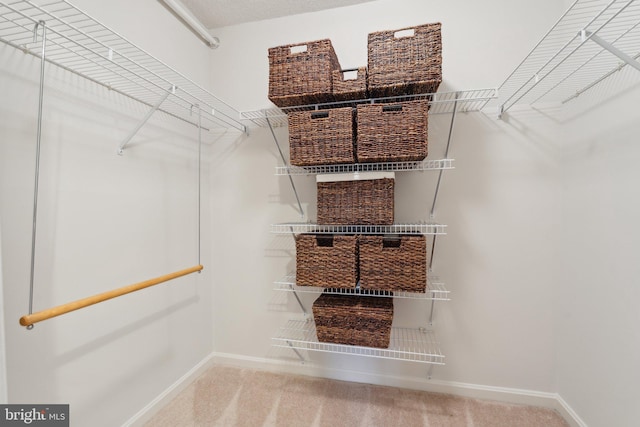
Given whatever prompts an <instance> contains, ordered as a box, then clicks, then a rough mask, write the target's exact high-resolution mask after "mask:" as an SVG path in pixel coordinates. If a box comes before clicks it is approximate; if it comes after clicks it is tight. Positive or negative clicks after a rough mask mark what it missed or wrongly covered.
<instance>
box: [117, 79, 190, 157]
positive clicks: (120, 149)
mask: <svg viewBox="0 0 640 427" xmlns="http://www.w3.org/2000/svg"><path fill="white" fill-rule="evenodd" d="M175 93H176V86H175V85H173V86H171V88H170V89H169V90H167V91H166V92H165V93H164V95H162V97H160V99H159V100H158V102H156V103H155V105H154V106H153V107H151V109H150V110H149V112H147V115H146V116H144V118H143V119H142V121H140V123H138V126H136V127H135V129H133V130H132V131H131V132H130V133H129V135H127V137H126V138H125V139H124V141H122V143H121V144H120V146H119V147H118V154H119V155H121V156H122V154H123V153H124V147H125V146H126V145H127V144H128V143H129V142H130V141H131V139H133V137H134V136H135V135H136V134H137V133H138V131H139V130H140V129H142V126H144V125H145V123H147V122H148V121H149V119H150V118H151V116H153V113H155V112H156V111H158V109H159V108H160V106H161V105H162V103H163V102H164V101H165V99H167V98H168V97H169V95H171V94H174V95H175ZM198 129H200V123H199V122H198Z"/></svg>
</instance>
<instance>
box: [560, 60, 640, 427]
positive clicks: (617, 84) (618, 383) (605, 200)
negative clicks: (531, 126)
mask: <svg viewBox="0 0 640 427" xmlns="http://www.w3.org/2000/svg"><path fill="white" fill-rule="evenodd" d="M627 68H629V69H626V70H625V71H623V72H622V73H618V74H617V75H616V76H614V77H613V78H611V79H609V80H608V81H607V82H606V83H605V84H603V85H600V87H596V88H594V89H593V90H592V91H591V92H588V93H586V94H584V95H582V96H581V97H580V98H578V100H577V101H574V103H575V105H570V110H569V113H570V114H569V116H568V118H567V119H566V120H565V122H564V123H563V131H564V136H565V141H564V144H563V150H562V163H563V174H562V187H563V198H562V205H561V206H562V210H563V214H564V216H563V218H562V224H563V227H562V236H563V241H562V255H563V259H564V260H565V262H564V265H563V270H562V281H561V283H559V289H560V291H561V292H560V293H559V294H558V297H559V299H558V303H559V304H558V312H557V316H558V320H557V324H558V362H557V364H558V368H557V372H558V392H559V394H560V395H561V396H562V397H563V398H564V399H565V400H566V401H567V402H568V403H569V405H571V406H572V407H573V409H574V410H575V411H576V412H577V413H578V414H580V416H581V417H582V418H583V420H584V421H585V422H586V423H587V424H588V425H590V426H607V425H615V426H634V425H637V424H638V419H640V408H638V405H637V402H638V400H639V399H640V391H639V390H638V379H640V368H639V367H638V360H640V331H639V329H638V325H639V324H640V314H639V313H640V312H639V311H638V307H637V301H638V299H639V298H640V287H639V286H638V277H640V264H639V263H638V253H639V252H638V246H639V245H640V228H639V227H638V218H639V217H640V203H639V201H638V182H639V180H640V174H639V172H638V163H639V162H640V146H639V145H638V134H639V133H640V115H639V113H638V108H637V100H638V99H639V96H640V86H639V83H638V82H640V79H639V77H640V76H638V72H637V71H636V70H633V69H630V67H627ZM629 83H631V84H632V88H631V90H626V91H625V92H623V93H622V94H619V95H618V96H613V97H612V96H610V95H606V94H614V93H616V91H617V90H619V89H621V88H623V87H625V85H628V84H629Z"/></svg>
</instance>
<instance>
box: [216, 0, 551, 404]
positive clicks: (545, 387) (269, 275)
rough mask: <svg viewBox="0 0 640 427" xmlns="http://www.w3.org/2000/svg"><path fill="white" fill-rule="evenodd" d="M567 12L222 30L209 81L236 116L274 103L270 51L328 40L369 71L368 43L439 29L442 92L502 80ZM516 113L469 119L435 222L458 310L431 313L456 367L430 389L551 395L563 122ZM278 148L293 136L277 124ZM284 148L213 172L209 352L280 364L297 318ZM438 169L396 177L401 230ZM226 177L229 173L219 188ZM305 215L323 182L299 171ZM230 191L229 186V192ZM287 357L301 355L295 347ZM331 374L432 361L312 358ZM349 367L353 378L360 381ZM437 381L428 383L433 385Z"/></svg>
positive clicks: (424, 14) (417, 16)
mask: <svg viewBox="0 0 640 427" xmlns="http://www.w3.org/2000/svg"><path fill="white" fill-rule="evenodd" d="M562 11H563V9H562V5H561V4H557V2H553V1H548V2H543V3H540V2H537V3H535V4H534V3H531V2H509V1H498V0H495V1H491V2H467V1H453V2H424V1H417V0H416V1H410V0H403V1H387V0H379V1H376V2H371V3H367V4H365V5H361V6H352V7H345V8H341V9H336V10H332V11H326V12H318V13H314V14H309V15H300V16H295V17H288V18H281V19H274V20H269V21H262V22H254V23H250V24H246V25H238V26H233V27H227V28H221V29H216V30H215V31H214V33H215V35H216V36H218V37H219V38H220V40H221V45H220V48H219V49H218V50H216V51H214V52H213V55H212V58H213V61H212V63H213V69H214V77H215V78H214V82H213V88H214V91H215V92H216V93H219V94H220V95H221V96H223V97H224V98H228V99H233V100H234V102H235V105H236V106H237V107H238V108H240V109H245V110H254V109H258V108H263V107H267V106H269V105H270V103H269V101H268V100H267V91H268V61H267V49H268V48H269V47H273V46H278V45H283V44H288V43H294V42H304V41H309V40H316V39H320V38H330V39H331V40H332V42H333V45H334V47H335V49H336V52H337V54H338V58H339V59H340V61H341V64H342V66H343V67H345V68H346V67H353V66H359V65H365V64H366V52H367V34H368V33H369V32H372V31H377V30H382V29H394V28H402V27H406V26H410V25H416V24H423V23H428V22H435V21H441V22H442V23H443V58H444V64H443V75H444V82H443V85H442V87H441V90H464V89H474V88H484V87H495V86H498V85H499V83H500V82H501V81H502V80H503V79H504V78H505V77H506V76H507V75H508V73H509V72H510V71H511V70H512V69H513V68H514V67H515V66H516V65H517V63H518V62H519V61H520V60H521V59H522V57H523V56H524V55H525V53H526V52H527V50H528V49H529V48H530V47H531V46H533V45H534V44H535V42H536V41H537V40H538V38H539V37H541V36H542V35H543V34H544V32H545V31H546V29H547V28H549V26H550V25H551V24H552V23H553V22H554V20H555V19H557V17H558V16H559V14H560V13H561V12H562ZM522 119H523V117H520V116H518V115H513V116H512V118H511V120H510V121H504V122H497V121H496V120H495V119H494V118H493V117H489V116H485V115H483V114H468V115H464V114H461V115H459V117H458V119H457V126H456V128H455V130H454V141H453V148H452V156H453V157H454V158H455V159H456V169H455V170H454V171H450V172H446V174H445V177H444V181H443V187H442V191H441V198H440V200H439V206H438V212H437V214H438V215H437V220H439V221H441V222H443V223H445V224H447V225H449V229H448V233H449V234H448V235H447V236H446V237H443V238H442V239H439V240H438V248H437V253H436V257H435V268H436V271H437V273H438V274H439V275H440V276H441V277H442V278H443V279H444V280H445V282H446V283H447V285H448V288H449V289H450V290H451V291H452V299H453V300H452V301H451V302H448V303H442V304H438V305H437V309H438V313H437V332H438V336H439V338H440V340H441V343H442V350H443V352H444V353H445V355H446V361H447V365H446V366H445V367H443V368H437V369H436V370H435V371H434V378H435V379H436V380H441V381H447V382H449V383H451V382H458V383H472V384H477V385H482V386H484V385H487V386H495V387H507V388H516V389H525V390H535V391H547V392H553V391H555V382H554V378H555V372H554V367H555V352H554V342H555V336H554V334H555V332H554V323H553V322H554V316H553V304H552V301H551V295H552V294H553V292H554V291H555V285H556V281H555V279H554V273H556V272H557V268H558V267H557V256H556V255H557V253H556V252H555V248H556V247H557V244H556V243H557V239H558V237H557V231H558V215H557V211H556V209H557V206H558V204H559V200H560V199H559V198H560V191H559V188H558V186H557V180H558V170H557V160H558V152H557V145H556V144H557V137H558V129H557V127H556V124H555V123H554V121H553V120H550V119H548V118H545V117H543V116H540V117H536V120H535V121H534V122H533V123H532V124H525V123H523V122H522ZM448 120H449V117H446V116H441V117H432V118H431V119H430V153H431V154H430V156H433V157H432V158H441V157H442V156H443V153H444V142H445V138H446V131H447V129H448V124H449V121H448ZM277 134H278V137H279V139H280V141H281V144H282V145H283V147H284V148H286V147H287V145H288V144H287V133H286V130H285V129H278V130H277ZM277 163H278V154H277V150H276V148H275V145H274V143H273V141H272V139H271V135H270V134H269V131H268V130H265V129H255V130H254V131H253V133H252V134H251V137H250V138H249V139H248V140H246V141H243V142H241V143H238V144H235V145H233V146H229V148H228V149H227V150H225V151H224V153H223V156H221V157H220V159H219V160H217V161H216V166H215V167H214V168H213V171H214V172H213V174H214V181H216V179H215V178H216V177H219V181H216V182H215V183H214V188H213V193H212V194H213V195H214V197H215V198H216V200H217V203H219V205H220V206H222V207H224V208H222V209H216V210H214V219H215V220H214V223H213V225H212V227H213V229H214V233H215V235H216V236H218V237H219V240H218V241H223V242H224V244H223V245H216V247H215V248H214V258H215V261H214V265H215V266H216V278H217V279H218V280H219V282H218V284H219V286H218V287H217V288H216V289H217V290H216V297H217V300H216V301H215V302H214V305H215V308H216V309H215V310H214V312H215V314H214V328H215V335H214V337H215V338H214V340H215V342H214V346H215V349H216V351H218V352H221V353H229V354H231V355H234V356H232V357H241V358H242V357H245V358H246V357H252V358H265V357H266V358H269V357H272V356H275V355H277V356H280V355H281V353H280V352H276V351H274V350H272V349H271V348H270V339H271V337H272V336H273V335H274V334H275V333H276V332H277V330H278V328H279V327H280V326H282V324H283V323H284V322H285V321H286V320H287V319H288V318H291V317H295V316H296V315H297V313H299V309H298V308H297V306H296V304H295V301H294V299H293V297H292V296H290V295H289V296H286V295H285V296H282V295H280V294H279V293H278V292H275V291H273V290H272V288H273V285H272V282H273V281H274V280H276V279H279V278H280V277H282V276H283V275H284V274H285V273H286V272H287V271H288V270H289V269H292V268H293V267H294V263H295V252H294V249H293V242H292V239H291V238H290V237H288V236H284V237H277V236H272V235H270V234H269V225H270V224H271V223H278V222H287V221H296V220H299V219H300V218H299V217H298V215H297V213H296V207H295V200H294V198H293V193H292V191H291V189H290V187H289V183H288V179H287V178H286V177H276V176H274V166H275V165H276V164H277ZM436 178H437V174H436V173H406V174H398V177H397V184H396V189H397V193H396V194H397V195H396V218H397V220H398V221H400V222H401V221H411V222H413V221H421V220H427V219H428V209H429V207H430V202H431V200H432V197H433V188H434V184H435V179H436ZM222 179H224V180H226V182H223V181H222ZM294 179H295V181H296V183H297V185H298V190H299V193H300V195H301V198H302V200H303V205H304V207H305V209H306V210H307V211H308V215H307V217H306V218H305V219H304V220H307V219H311V220H313V219H315V197H316V193H315V184H314V181H313V177H295V178H294ZM227 182H229V183H233V184H231V185H229V184H227ZM304 301H305V303H306V305H307V307H308V308H310V306H311V302H312V301H313V297H308V296H305V297H304ZM396 313H397V315H396V319H395V321H396V325H406V326H413V327H418V326H422V325H425V324H426V320H427V316H428V304H426V303H424V302H419V301H418V302H416V301H398V302H397V303H396ZM288 354H289V355H291V356H293V354H292V353H288ZM311 357H312V359H313V361H315V362H317V363H318V365H319V366H322V367H325V368H334V369H342V370H344V371H343V372H344V375H343V378H348V377H355V376H357V375H356V373H362V374H363V375H368V378H373V379H372V381H378V382H385V381H386V380H385V379H384V378H383V377H384V376H385V375H391V376H400V377H404V378H409V377H410V378H418V379H420V378H425V376H426V367H425V366H421V365H419V364H411V363H400V362H389V361H381V360H371V359H363V358H353V357H348V356H344V357H338V356H328V355H323V354H314V355H311ZM351 373H354V374H353V375H351ZM423 386H424V387H428V385H426V384H425V385H423Z"/></svg>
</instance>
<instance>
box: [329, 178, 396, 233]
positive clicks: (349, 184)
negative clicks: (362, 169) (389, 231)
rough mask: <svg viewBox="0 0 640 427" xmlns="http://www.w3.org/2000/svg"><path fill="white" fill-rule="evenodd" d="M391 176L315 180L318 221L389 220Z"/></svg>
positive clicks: (386, 222) (366, 222)
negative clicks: (316, 182)
mask: <svg viewBox="0 0 640 427" xmlns="http://www.w3.org/2000/svg"><path fill="white" fill-rule="evenodd" d="M393 208H394V180H393V179H391V178H383V179H368V180H359V181H334V182H318V224H330V225H331V224H341V225H356V224H364V225H390V224H393Z"/></svg>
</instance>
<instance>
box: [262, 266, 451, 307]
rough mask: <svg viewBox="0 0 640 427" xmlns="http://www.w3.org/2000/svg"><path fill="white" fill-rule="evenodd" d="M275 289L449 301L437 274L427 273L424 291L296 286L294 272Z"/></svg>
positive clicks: (276, 283) (276, 285) (277, 284)
mask: <svg viewBox="0 0 640 427" xmlns="http://www.w3.org/2000/svg"><path fill="white" fill-rule="evenodd" d="M274 285H275V290H277V291H288V292H300V293H313V294H320V293H323V292H324V293H326V294H331V295H354V296H368V297H393V298H402V299H424V300H436V301H449V300H450V298H449V291H448V290H447V289H446V287H445V285H444V283H443V282H442V281H440V278H439V277H438V276H434V275H432V274H429V275H428V277H427V287H426V292H404V291H380V290H368V289H360V288H352V289H343V288H322V287H314V286H296V273H295V272H292V273H289V274H287V275H286V276H285V277H283V278H281V279H280V280H277V281H275V282H274Z"/></svg>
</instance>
